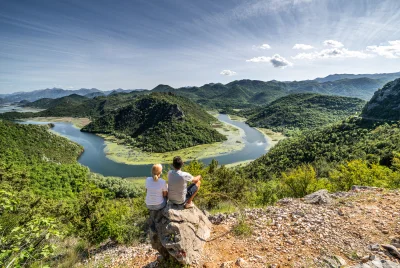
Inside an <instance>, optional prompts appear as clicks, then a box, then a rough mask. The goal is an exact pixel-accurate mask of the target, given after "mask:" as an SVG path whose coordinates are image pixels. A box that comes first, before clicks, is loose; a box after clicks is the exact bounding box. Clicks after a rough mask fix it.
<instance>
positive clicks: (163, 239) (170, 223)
mask: <svg viewBox="0 0 400 268" xmlns="http://www.w3.org/2000/svg"><path fill="white" fill-rule="evenodd" d="M149 224H150V240H151V245H152V247H153V248H154V249H156V250H157V251H158V252H159V253H160V254H161V255H162V256H163V257H165V258H167V257H168V256H172V257H174V258H175V259H176V260H177V261H178V262H180V263H182V264H189V265H190V264H195V263H199V261H200V259H201V254H202V251H203V247H204V244H205V243H206V241H207V239H208V238H209V237H210V234H211V229H212V224H211V222H210V221H209V220H208V218H207V216H206V215H205V214H204V213H203V212H202V211H201V210H200V209H198V208H197V207H196V206H195V207H194V208H191V209H184V208H183V206H182V205H174V204H172V203H168V204H167V206H166V207H165V208H164V209H162V210H158V211H151V212H150V218H149Z"/></svg>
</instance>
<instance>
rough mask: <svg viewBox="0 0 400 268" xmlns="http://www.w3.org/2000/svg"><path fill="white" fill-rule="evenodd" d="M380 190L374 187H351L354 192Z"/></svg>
mask: <svg viewBox="0 0 400 268" xmlns="http://www.w3.org/2000/svg"><path fill="white" fill-rule="evenodd" d="M378 189H380V188H378V187H372V186H361V185H353V186H351V190H352V191H362V190H363V191H366V190H378Z"/></svg>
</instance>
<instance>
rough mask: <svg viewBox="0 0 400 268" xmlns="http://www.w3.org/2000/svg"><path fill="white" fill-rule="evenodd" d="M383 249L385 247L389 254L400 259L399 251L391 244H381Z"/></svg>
mask: <svg viewBox="0 0 400 268" xmlns="http://www.w3.org/2000/svg"><path fill="white" fill-rule="evenodd" d="M381 246H382V247H383V248H384V249H386V250H387V251H388V252H389V253H390V255H392V256H393V257H395V258H397V259H399V260H400V252H399V251H398V250H397V248H396V247H394V246H392V245H381Z"/></svg>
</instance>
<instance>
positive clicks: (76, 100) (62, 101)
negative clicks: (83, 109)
mask: <svg viewBox="0 0 400 268" xmlns="http://www.w3.org/2000/svg"><path fill="white" fill-rule="evenodd" d="M86 100H87V98H86V97H84V96H81V95H78V94H72V95H69V96H65V97H62V98H58V99H52V98H43V99H39V100H37V101H33V102H29V103H27V104H25V105H24V106H25V107H34V108H40V109H49V108H55V107H57V106H59V107H66V106H74V105H77V104H81V103H82V102H84V101H86Z"/></svg>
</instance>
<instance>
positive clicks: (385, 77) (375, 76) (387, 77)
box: [315, 72, 400, 82]
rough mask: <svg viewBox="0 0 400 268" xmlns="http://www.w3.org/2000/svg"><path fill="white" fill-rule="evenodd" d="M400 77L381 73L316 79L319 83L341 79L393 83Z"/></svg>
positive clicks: (334, 75)
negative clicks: (361, 79) (364, 79)
mask: <svg viewBox="0 0 400 268" xmlns="http://www.w3.org/2000/svg"><path fill="white" fill-rule="evenodd" d="M399 77H400V72H397V73H381V74H331V75H328V76H326V77H322V78H316V79H315V81H318V82H331V81H336V80H341V79H354V78H371V79H380V80H385V81H387V82H388V81H392V80H394V79H396V78H399Z"/></svg>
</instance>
